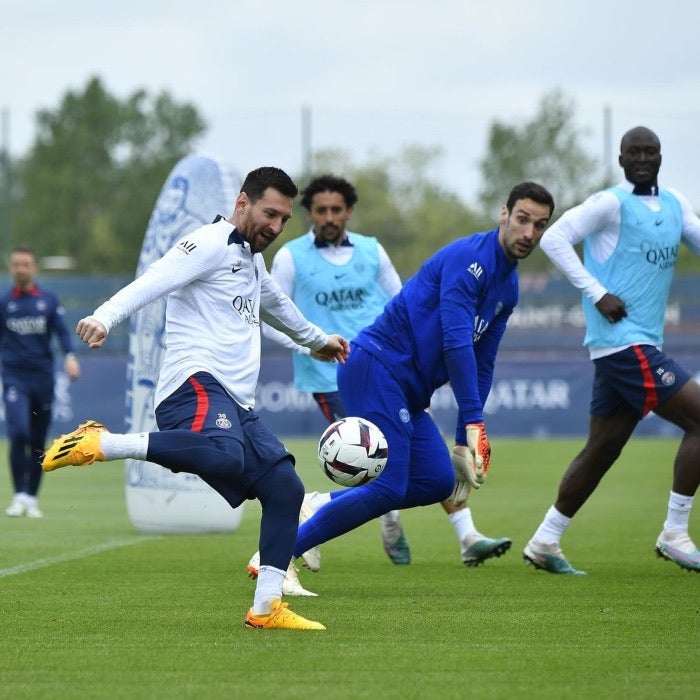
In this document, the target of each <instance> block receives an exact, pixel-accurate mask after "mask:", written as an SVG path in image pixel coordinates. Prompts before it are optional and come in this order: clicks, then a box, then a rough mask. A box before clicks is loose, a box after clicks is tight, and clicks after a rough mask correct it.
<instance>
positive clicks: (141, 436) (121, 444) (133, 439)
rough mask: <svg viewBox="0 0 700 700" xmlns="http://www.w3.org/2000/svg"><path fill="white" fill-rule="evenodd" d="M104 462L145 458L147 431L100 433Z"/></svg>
mask: <svg viewBox="0 0 700 700" xmlns="http://www.w3.org/2000/svg"><path fill="white" fill-rule="evenodd" d="M100 450H101V451H102V454H103V455H104V456H105V462H109V461H111V460H114V459H146V453H147V452H148V433H100Z"/></svg>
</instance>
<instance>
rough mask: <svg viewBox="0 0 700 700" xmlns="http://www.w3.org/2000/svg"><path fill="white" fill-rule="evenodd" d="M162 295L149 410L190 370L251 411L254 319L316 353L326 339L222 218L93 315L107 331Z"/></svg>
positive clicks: (256, 343)
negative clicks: (158, 359)
mask: <svg viewBox="0 0 700 700" xmlns="http://www.w3.org/2000/svg"><path fill="white" fill-rule="evenodd" d="M164 295H167V307H166V314H165V332H166V350H165V353H164V357H163V362H162V365H161V369H160V374H159V377H158V386H157V388H156V394H155V405H156V406H158V404H160V402H161V401H163V399H165V398H166V397H167V396H169V395H170V394H172V393H173V391H175V390H176V389H177V388H178V387H179V386H180V385H181V384H182V383H183V382H184V381H185V380H186V379H187V378H188V377H190V376H191V375H193V374H194V373H195V372H208V373H210V374H211V375H212V376H213V377H214V378H215V379H216V380H217V381H218V382H219V383H220V384H221V385H222V386H223V387H224V388H225V389H226V391H227V392H228V393H229V395H230V396H231V397H232V398H233V399H234V400H235V401H236V402H237V403H238V404H240V405H241V406H242V407H243V408H246V409H249V408H253V407H254V406H255V388H256V386H257V382H258V375H259V372H260V319H262V320H263V321H265V322H266V323H268V324H269V325H271V326H272V327H273V328H277V329H278V330H280V331H283V332H284V333H286V334H287V335H289V336H290V337H291V338H292V339H293V340H294V341H295V342H296V343H299V344H300V345H304V346H306V347H309V348H310V349H312V350H320V349H321V348H323V347H324V346H325V345H326V344H327V343H328V336H327V335H326V333H325V332H324V331H323V330H321V329H320V328H319V327H318V326H316V325H314V324H312V323H310V322H309V321H307V320H306V318H305V317H304V316H303V315H302V314H301V312H300V311H299V309H298V308H297V307H296V305H295V304H294V303H293V302H292V300H291V299H290V298H289V297H288V296H287V295H286V294H285V293H284V292H283V291H282V290H281V289H280V288H279V286H278V285H277V283H276V282H275V281H274V280H273V279H272V277H271V276H270V274H269V273H268V271H267V269H266V267H265V261H264V259H263V257H262V255H261V254H259V253H256V254H253V253H251V250H250V246H249V245H248V244H247V243H246V242H245V241H244V240H243V239H242V238H241V237H240V234H239V233H238V231H237V230H236V228H235V227H234V226H233V224H231V223H230V222H228V221H226V220H225V219H223V218H220V219H218V220H217V221H215V222H214V223H213V224H207V225H205V226H202V227H200V228H198V229H196V230H195V231H193V232H192V233H189V234H187V235H186V236H185V237H184V238H182V239H180V240H179V241H178V242H177V243H176V244H175V245H174V246H173V247H172V248H171V249H170V250H169V251H168V252H166V253H165V255H163V257H162V258H160V259H159V260H157V261H156V262H154V263H153V264H152V265H151V266H150V267H148V268H147V269H146V271H145V272H144V273H143V274H142V275H141V276H140V277H138V278H137V279H135V280H134V281H133V282H131V283H130V284H128V285H127V286H126V287H124V288H123V289H121V290H120V291H119V292H117V293H116V294H115V295H114V296H113V297H112V298H111V299H109V300H108V301H106V302H105V303H104V304H102V305H101V306H100V307H99V308H98V309H96V310H95V312H94V313H93V314H92V316H93V317H94V318H96V319H97V320H98V321H100V322H101V323H102V324H103V325H104V326H105V327H106V328H107V331H109V330H111V329H112V328H114V326H116V325H117V324H118V323H120V322H121V321H123V320H124V319H125V318H127V317H129V316H130V315H131V314H133V313H134V312H135V311H138V310H139V309H140V308H141V307H143V306H145V305H146V304H148V303H149V302H151V301H153V300H155V299H157V298H158V297H161V296H164Z"/></svg>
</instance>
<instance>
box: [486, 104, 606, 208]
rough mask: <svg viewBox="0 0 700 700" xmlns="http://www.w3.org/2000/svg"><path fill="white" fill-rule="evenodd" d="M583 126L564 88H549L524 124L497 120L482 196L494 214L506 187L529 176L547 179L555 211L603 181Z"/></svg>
mask: <svg viewBox="0 0 700 700" xmlns="http://www.w3.org/2000/svg"><path fill="white" fill-rule="evenodd" d="M582 136H583V132H582V131H579V130H578V129H577V128H576V126H575V125H574V105H573V102H572V101H571V100H570V99H569V98H567V97H566V96H565V95H564V94H563V93H562V92H561V91H559V90H554V91H553V92H551V93H549V94H546V95H545V96H544V97H543V98H542V100H541V101H540V104H539V109H538V111H537V114H536V115H535V118H534V119H533V120H532V121H531V122H527V123H525V124H523V125H522V126H520V127H518V126H510V125H507V124H503V123H501V122H499V121H496V122H494V123H493V125H492V126H491V129H490V133H489V137H488V148H487V155H486V157H485V158H484V159H483V160H482V161H481V163H480V167H481V172H482V175H483V187H482V189H481V191H480V194H479V197H480V202H481V204H482V205H483V206H484V208H485V209H486V211H488V212H490V213H491V214H492V215H494V214H497V213H498V209H499V208H500V207H501V205H502V204H503V196H504V194H503V193H504V192H506V193H507V192H510V190H511V188H512V187H513V185H515V184H517V183H518V182H522V181H524V180H534V181H536V182H539V183H540V184H542V185H544V186H545V187H546V188H547V189H548V190H549V191H550V192H551V193H552V195H553V196H554V201H555V203H556V209H557V211H556V212H555V215H556V214H557V213H558V214H561V213H562V212H563V211H565V210H566V209H568V208H569V207H571V206H573V205H574V204H576V203H578V202H579V201H580V200H581V199H583V198H584V197H585V196H587V195H588V194H589V193H590V191H592V190H595V189H599V187H601V186H602V185H603V182H602V180H601V179H600V178H598V181H597V182H596V181H595V173H596V171H597V169H598V165H597V162H596V160H595V159H594V158H591V157H590V156H588V155H587V154H586V152H585V150H584V148H583V146H582V145H581V138H582Z"/></svg>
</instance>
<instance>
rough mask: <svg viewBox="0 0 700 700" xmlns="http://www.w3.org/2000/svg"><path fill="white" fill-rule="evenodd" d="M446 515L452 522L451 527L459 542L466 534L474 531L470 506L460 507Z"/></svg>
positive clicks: (471, 533)
mask: <svg viewBox="0 0 700 700" xmlns="http://www.w3.org/2000/svg"><path fill="white" fill-rule="evenodd" d="M447 517H448V518H449V519H450V522H451V523H452V527H453V528H454V529H455V532H456V533H457V539H458V540H459V541H460V542H461V541H462V540H463V539H464V538H465V537H466V536H467V535H473V534H474V533H475V532H476V527H474V519H473V518H472V510H471V508H462V509H461V510H457V511H455V512H454V513H448V515H447Z"/></svg>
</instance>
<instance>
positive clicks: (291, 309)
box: [260, 267, 338, 360]
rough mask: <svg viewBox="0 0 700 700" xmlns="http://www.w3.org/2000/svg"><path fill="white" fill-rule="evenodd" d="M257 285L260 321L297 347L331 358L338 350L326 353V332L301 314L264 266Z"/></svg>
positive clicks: (327, 341)
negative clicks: (286, 337) (258, 288)
mask: <svg viewBox="0 0 700 700" xmlns="http://www.w3.org/2000/svg"><path fill="white" fill-rule="evenodd" d="M260 282H261V285H260V320H261V321H264V322H265V323H267V324H268V325H269V326H271V327H272V328H275V329H276V330H278V331H280V332H281V333H284V334H285V335H288V336H289V337H290V338H291V339H292V340H293V341H294V342H295V343H296V344H297V345H303V346H304V347H307V348H309V349H310V350H315V351H319V352H320V354H321V355H323V356H325V358H326V359H329V360H332V359H334V358H335V351H337V350H338V348H334V351H333V352H330V353H329V352H328V348H327V346H328V343H329V339H328V335H327V334H326V332H325V331H324V330H322V329H321V328H319V327H318V326H317V325H315V324H313V323H311V321H309V320H308V319H307V318H306V317H305V316H304V315H303V314H302V313H301V311H300V310H299V308H298V307H297V305H296V304H295V303H294V302H293V301H292V300H291V299H290V298H289V297H288V296H287V295H286V294H285V293H284V292H283V291H282V289H281V288H280V286H279V285H278V284H277V282H276V281H275V280H274V279H273V277H272V275H270V273H269V272H268V271H267V269H265V268H264V267H263V271H262V275H261V278H260Z"/></svg>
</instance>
